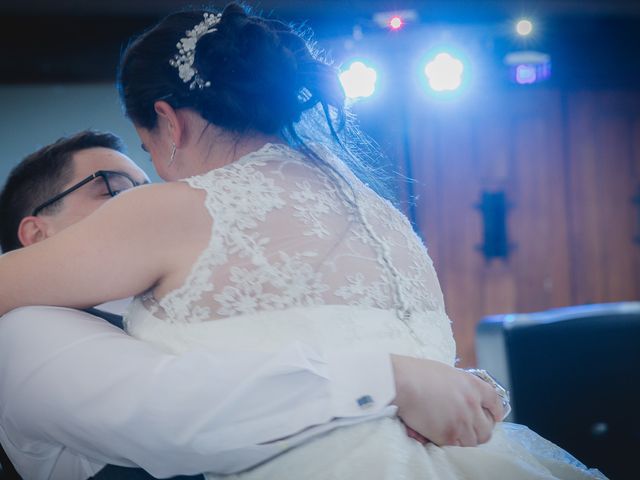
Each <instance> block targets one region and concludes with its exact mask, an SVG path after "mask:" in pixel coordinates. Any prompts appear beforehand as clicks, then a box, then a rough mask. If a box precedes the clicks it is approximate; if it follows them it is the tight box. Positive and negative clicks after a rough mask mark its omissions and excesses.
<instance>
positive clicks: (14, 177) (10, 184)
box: [0, 130, 126, 253]
mask: <svg viewBox="0 0 640 480" xmlns="http://www.w3.org/2000/svg"><path fill="white" fill-rule="evenodd" d="M96 147H103V148H109V149H111V150H116V151H118V152H120V153H126V149H125V146H124V143H123V142H122V140H121V139H120V138H119V137H117V136H116V135H113V134H111V133H106V132H98V131H94V130H84V131H82V132H78V133H76V134H75V135H71V136H68V137H62V138H60V139H58V140H56V141H55V142H54V143H52V144H50V145H47V146H45V147H42V148H41V149H40V150H38V151H36V152H34V153H32V154H31V155H28V156H27V157H25V158H24V159H23V160H22V161H21V162H20V163H19V164H18V165H17V166H16V167H15V168H14V169H13V170H12V171H11V173H10V174H9V178H8V179H7V183H6V184H5V186H4V188H3V189H2V192H0V248H2V251H3V252H5V253H6V252H8V251H11V250H15V249H17V248H20V247H22V246H23V245H22V243H21V242H20V240H19V239H18V227H19V226H20V222H21V221H22V219H23V218H25V217H27V216H29V215H31V212H33V209H34V208H36V207H37V206H38V205H40V204H41V203H43V202H46V201H47V200H48V199H50V198H52V197H54V196H55V195H57V194H58V193H60V192H61V191H62V189H63V187H64V186H65V185H66V184H67V183H68V182H69V180H71V178H72V177H73V161H72V160H73V154H74V153H76V152H79V151H81V150H86V149H89V148H96ZM61 205H62V202H55V203H53V204H52V205H50V206H48V207H46V208H45V209H43V210H42V212H45V213H49V214H51V213H56V212H57V210H59V209H60V208H61Z"/></svg>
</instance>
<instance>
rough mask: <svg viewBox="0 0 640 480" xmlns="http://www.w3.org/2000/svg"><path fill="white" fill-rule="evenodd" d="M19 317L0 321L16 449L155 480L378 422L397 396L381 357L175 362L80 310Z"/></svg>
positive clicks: (202, 357)
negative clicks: (335, 422) (81, 459)
mask: <svg viewBox="0 0 640 480" xmlns="http://www.w3.org/2000/svg"><path fill="white" fill-rule="evenodd" d="M21 311H22V309H18V310H16V311H14V312H10V313H9V314H7V315H5V316H4V317H2V318H1V319H0V415H1V417H0V425H1V426H2V428H3V430H4V432H5V434H6V436H7V437H8V439H9V440H10V441H11V443H12V447H15V448H21V447H24V448H31V449H33V448H34V445H38V442H41V443H42V444H52V443H53V444H61V445H64V446H66V447H67V448H70V449H72V450H74V451H76V452H79V453H80V454H82V455H84V456H86V457H87V458H89V459H92V460H95V461H97V462H103V463H110V464H117V465H122V466H141V467H142V468H144V469H145V470H147V471H149V472H150V473H152V474H153V475H155V476H159V477H166V476H172V475H178V474H195V473H200V472H205V471H215V472H221V473H228V472H233V471H238V470H242V469H244V468H248V467H250V466H252V465H255V464H257V463H259V462H261V461H263V460H265V459H266V458H269V457H270V456H273V455H275V454H277V453H278V452H279V451H281V450H282V449H284V448H286V447H285V442H275V443H269V442H274V440H278V439H282V438H287V437H290V436H291V435H294V434H296V433H297V432H300V431H302V430H305V429H307V428H308V427H311V426H314V425H322V424H326V423H327V422H329V421H330V420H332V419H333V418H336V417H339V418H347V419H348V418H353V419H357V418H362V417H369V416H376V415H380V414H381V412H383V411H385V408H386V406H387V405H388V404H389V403H390V402H391V400H392V399H393V397H394V395H395V390H394V382H393V375H392V369H391V364H390V360H389V357H388V355H383V354H358V355H348V354H344V355H341V356H332V357H326V356H325V357H322V356H319V355H318V354H317V353H315V352H313V351H311V350H310V349H308V348H307V347H306V346H305V345H301V344H296V345H291V346H290V347H289V348H287V349H284V350H283V351H281V352H278V353H276V354H261V353H256V352H225V353H224V354H215V353H211V352H204V351H201V352H193V353H188V354H184V355H181V356H175V355H169V354H165V353H162V352H160V351H158V350H157V349H155V348H154V347H152V346H150V345H148V344H145V343H143V342H140V341H138V340H135V339H133V338H131V337H129V336H127V335H126V334H124V333H123V332H122V331H120V330H119V329H117V328H115V327H113V326H111V325H109V324H107V323H106V322H104V321H103V320H100V319H97V318H95V317H92V316H90V315H87V314H86V313H85V312H79V311H76V310H71V309H64V308H52V307H30V308H29V311H30V314H29V316H28V318H25V316H24V315H23V314H21ZM34 311H35V312H37V314H34ZM363 406H364V407H367V408H362V407H363ZM10 455H11V454H10ZM12 460H14V459H12ZM14 463H18V464H17V465H16V466H17V467H18V470H23V469H25V468H26V469H28V465H26V466H22V465H20V464H19V462H15V460H14Z"/></svg>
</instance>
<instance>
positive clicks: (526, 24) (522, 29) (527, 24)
mask: <svg viewBox="0 0 640 480" xmlns="http://www.w3.org/2000/svg"><path fill="white" fill-rule="evenodd" d="M516 32H518V35H521V36H523V37H526V36H527V35H529V34H530V33H531V32H533V24H532V23H531V21H530V20H526V19H523V20H520V21H518V23H516Z"/></svg>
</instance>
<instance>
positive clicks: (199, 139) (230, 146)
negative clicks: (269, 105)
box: [176, 124, 284, 178]
mask: <svg viewBox="0 0 640 480" xmlns="http://www.w3.org/2000/svg"><path fill="white" fill-rule="evenodd" d="M267 143H284V141H283V139H282V138H281V137H279V136H277V135H265V134H263V133H259V132H249V133H246V134H242V135H240V134H236V133H230V132H227V131H224V130H222V129H220V128H217V127H215V126H213V125H211V124H207V125H205V126H204V127H203V128H202V129H201V131H200V134H196V135H194V137H193V138H192V140H191V141H190V142H189V143H188V144H187V145H185V147H184V148H183V149H182V151H178V155H177V157H176V160H177V161H176V167H177V170H179V173H180V176H182V177H183V178H185V177H190V176H194V175H201V174H203V173H206V172H208V171H210V170H213V169H216V168H220V167H223V166H225V165H229V164H230V163H233V162H235V161H236V160H238V159H239V158H241V157H243V156H245V155H247V154H249V153H252V152H255V151H256V150H260V149H261V148H262V147H264V146H265V145H266V144H267ZM180 157H183V161H180ZM178 162H180V163H178Z"/></svg>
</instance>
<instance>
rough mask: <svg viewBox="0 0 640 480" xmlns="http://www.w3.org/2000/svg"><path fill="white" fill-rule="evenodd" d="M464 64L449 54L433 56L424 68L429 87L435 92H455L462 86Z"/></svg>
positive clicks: (442, 53)
mask: <svg viewBox="0 0 640 480" xmlns="http://www.w3.org/2000/svg"><path fill="white" fill-rule="evenodd" d="M463 73H464V64H463V63H462V61H461V60H460V59H458V58H456V57H454V56H453V55H451V54H450V53H447V52H441V53H438V54H437V55H435V56H434V57H433V58H432V59H431V60H430V61H429V62H428V63H427V64H426V66H425V67H424V74H425V75H426V76H427V80H428V82H429V87H431V89H432V90H434V91H436V92H447V91H449V92H450V91H454V90H457V89H458V88H459V87H460V86H461V85H462V80H463V77H462V76H463Z"/></svg>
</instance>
